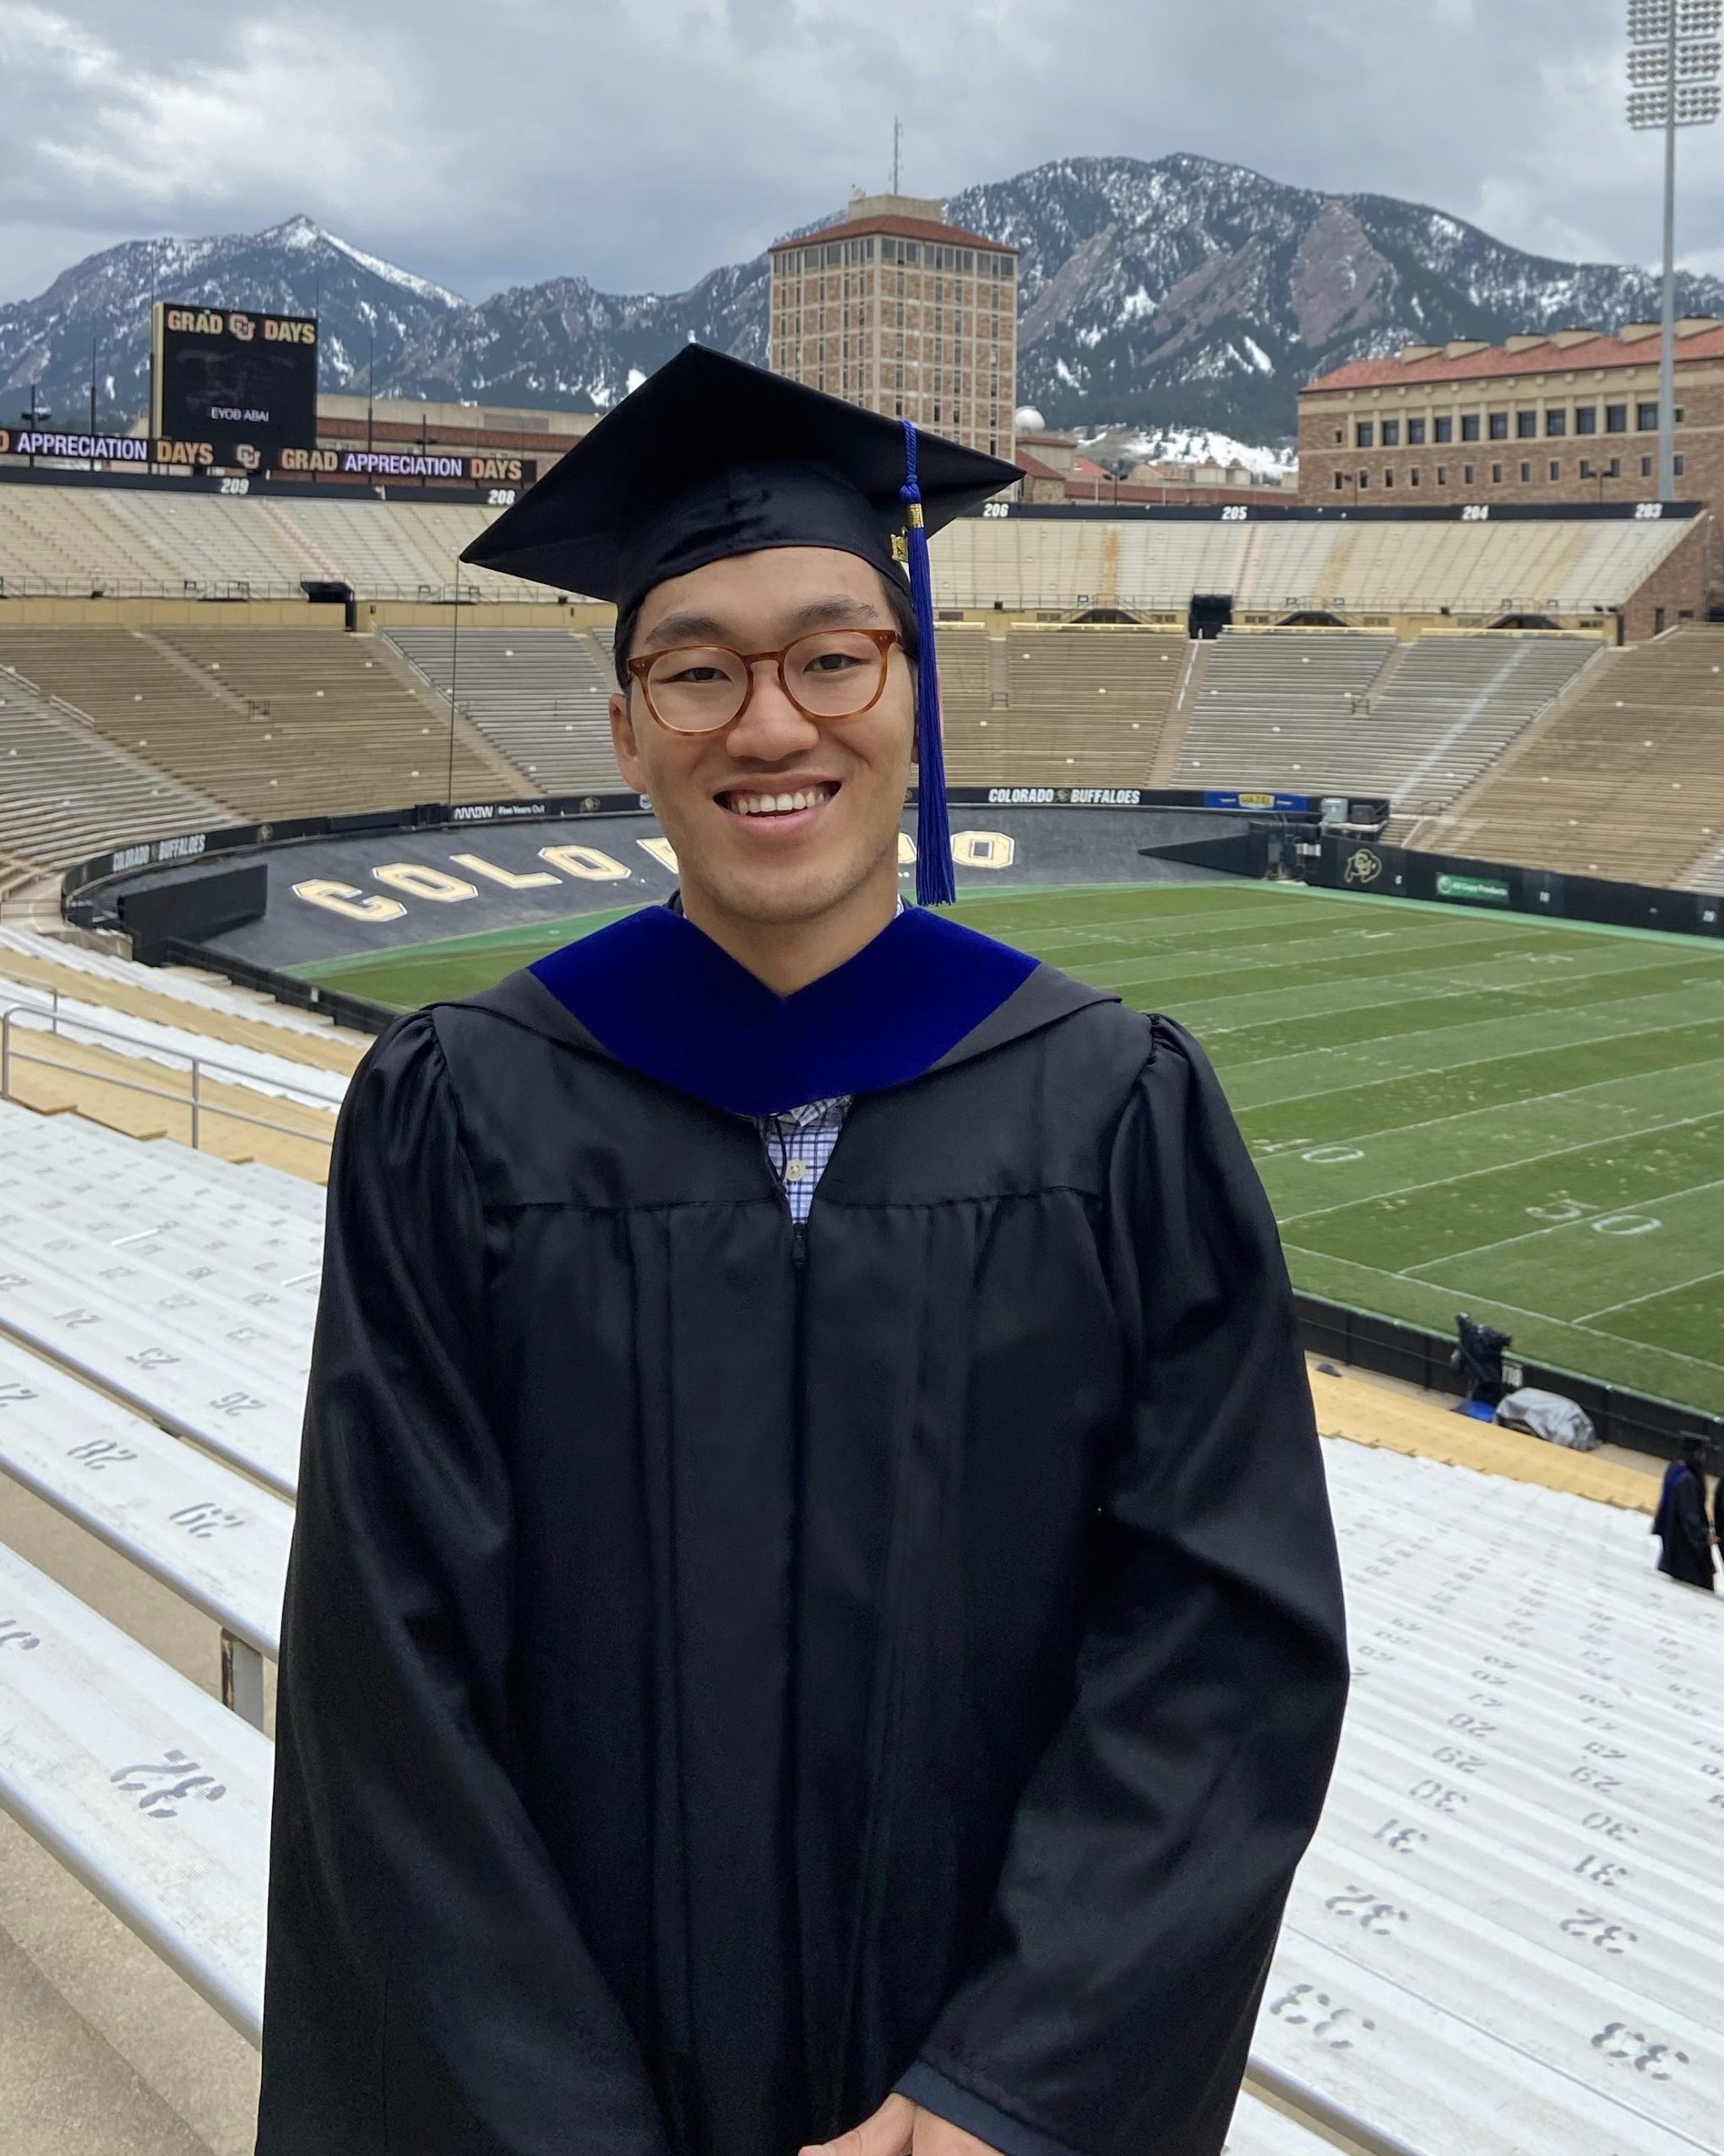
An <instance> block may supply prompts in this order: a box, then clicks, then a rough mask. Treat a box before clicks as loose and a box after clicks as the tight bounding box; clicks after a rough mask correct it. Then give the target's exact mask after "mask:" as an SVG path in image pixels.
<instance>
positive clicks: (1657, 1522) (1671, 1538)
mask: <svg viewBox="0 0 1724 2156" xmlns="http://www.w3.org/2000/svg"><path fill="white" fill-rule="evenodd" d="M1652 1532H1653V1534H1656V1536H1657V1537H1658V1541H1659V1556H1658V1569H1659V1571H1660V1572H1667V1573H1668V1575H1669V1576H1670V1578H1672V1579H1679V1580H1681V1581H1683V1583H1684V1584H1685V1585H1687V1586H1689V1587H1703V1588H1705V1590H1706V1592H1707V1593H1708V1594H1710V1593H1711V1592H1712V1591H1713V1588H1712V1538H1711V1534H1710V1531H1709V1529H1708V1528H1707V1525H1706V1441H1705V1438H1704V1437H1703V1436H1700V1435H1699V1434H1698V1433H1697V1432H1696V1431H1691V1430H1685V1431H1683V1436H1682V1453H1681V1456H1680V1458H1677V1459H1673V1460H1672V1462H1671V1463H1670V1465H1669V1466H1668V1467H1667V1468H1666V1469H1665V1470H1664V1486H1663V1488H1662V1489H1661V1491H1659V1493H1658V1510H1657V1511H1656V1512H1655V1513H1654V1515H1653V1518H1652Z"/></svg>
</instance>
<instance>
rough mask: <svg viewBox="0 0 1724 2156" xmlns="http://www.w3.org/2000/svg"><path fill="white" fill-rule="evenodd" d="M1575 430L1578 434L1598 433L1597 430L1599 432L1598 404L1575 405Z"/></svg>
mask: <svg viewBox="0 0 1724 2156" xmlns="http://www.w3.org/2000/svg"><path fill="white" fill-rule="evenodd" d="M1574 432H1575V433H1576V434H1596V433H1597V432H1598V407H1597V405H1575V407H1574Z"/></svg>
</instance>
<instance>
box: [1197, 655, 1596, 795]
mask: <svg viewBox="0 0 1724 2156" xmlns="http://www.w3.org/2000/svg"><path fill="white" fill-rule="evenodd" d="M1600 649H1601V647H1600V646H1599V645H1598V644H1596V643H1595V642H1594V641H1593V640H1592V639H1591V638H1586V637H1576V636H1561V635H1540V634H1532V635H1515V634H1513V633H1509V632H1504V631H1498V632H1497V633H1492V634H1481V635H1466V634H1462V633H1447V634H1445V633H1442V632H1437V633H1426V634H1424V635H1422V636H1421V637H1419V638H1417V639H1416V640H1415V641H1414V642H1413V643H1411V644H1406V645H1396V644H1394V642H1393V641H1392V640H1391V639H1390V638H1376V637H1371V636H1369V635H1368V634H1366V633H1361V632H1358V631H1346V630H1286V631H1269V632H1264V633H1258V634H1254V635H1245V636H1240V635H1237V634H1236V633H1231V632H1230V633H1227V634H1226V635H1224V636H1222V637H1221V638H1219V639H1218V640H1217V641H1216V643H1214V644H1210V645H1207V646H1205V649H1204V651H1203V654H1202V656H1201V658H1200V660H1199V669H1198V671H1197V674H1196V676H1195V679H1194V683H1193V693H1192V698H1191V704H1190V712H1191V718H1190V724H1189V725H1188V729H1187V732H1186V736H1185V738H1184V741H1183V742H1182V744H1181V747H1180V753H1179V760H1178V767H1177V768H1178V771H1179V774H1180V775H1181V777H1182V778H1185V779H1188V780H1189V781H1190V783H1192V784H1194V785H1198V784H1218V783H1219V784H1225V785H1248V786H1271V787H1273V786H1280V787H1282V788H1287V787H1297V789H1300V790H1305V791H1310V792H1321V791H1338V792H1347V791H1352V792H1365V793H1373V794H1384V795H1387V796H1389V797H1390V799H1391V800H1392V801H1394V803H1395V807H1396V809H1397V811H1398V812H1401V813H1404V814H1411V815H1420V814H1429V813H1432V812H1434V811H1435V810H1437V809H1438V808H1440V807H1441V806H1443V805H1444V803H1446V802H1448V801H1451V800H1453V798H1454V797H1455V795H1456V794H1458V793H1459V792H1460V790H1461V788H1462V787H1464V786H1465V785H1467V784H1469V783H1470V782H1471V780H1472V779H1476V778H1477V776H1478V774H1480V772H1482V770H1483V769H1484V768H1486V766H1487V764H1488V763H1490V762H1491V761H1492V760H1493V758H1495V757H1497V756H1498V755H1500V754H1501V752H1503V750H1504V748H1505V747H1507V746H1508V744H1509V742H1510V741H1513V740H1514V739H1515V736H1517V735H1518V734H1519V733H1520V730H1521V729H1522V728H1523V727H1524V726H1525V725H1528V724H1529V723H1530V722H1531V720H1533V719H1534V718H1536V716H1537V714H1539V713H1540V712H1541V711H1542V710H1543V709H1545V708H1546V707H1547V705H1548V704H1549V703H1551V702H1552V701H1553V698H1556V697H1557V696H1558V695H1560V694H1561V692H1563V690H1564V688H1566V687H1568V685H1569V682H1571V681H1572V680H1573V679H1574V676H1576V675H1577V674H1578V673H1579V672H1580V669H1581V668H1582V667H1583V666H1585V665H1586V663H1587V662H1588V660H1591V659H1594V658H1596V656H1597V655H1598V654H1599V651H1600Z"/></svg>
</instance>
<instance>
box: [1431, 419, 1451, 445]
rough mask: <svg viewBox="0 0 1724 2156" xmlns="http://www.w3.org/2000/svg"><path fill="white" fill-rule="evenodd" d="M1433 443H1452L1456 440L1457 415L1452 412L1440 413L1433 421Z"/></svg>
mask: <svg viewBox="0 0 1724 2156" xmlns="http://www.w3.org/2000/svg"><path fill="white" fill-rule="evenodd" d="M1431 439H1432V440H1433V442H1452V441H1453V440H1454V439H1455V415H1454V414H1453V413H1452V412H1438V415H1437V416H1436V417H1435V419H1433V421H1431Z"/></svg>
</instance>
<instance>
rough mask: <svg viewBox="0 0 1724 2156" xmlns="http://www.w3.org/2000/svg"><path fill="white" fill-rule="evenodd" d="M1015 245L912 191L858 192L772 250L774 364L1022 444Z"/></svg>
mask: <svg viewBox="0 0 1724 2156" xmlns="http://www.w3.org/2000/svg"><path fill="white" fill-rule="evenodd" d="M1017 351H1018V253H1017V249H1016V248H1015V247H1002V246H1001V245H1000V244H999V242H998V241H996V240H985V239H983V238H982V236H980V235H979V234H978V233H976V232H965V231H961V230H960V228H959V227H958V226H957V225H947V224H944V223H942V222H941V219H940V205H939V204H938V202H929V201H924V200H923V199H922V198H920V197H919V196H916V195H896V194H879V195H853V196H852V197H851V202H850V205H849V208H848V209H846V211H845V213H844V216H843V219H842V220H841V221H840V223H838V224H836V225H825V226H824V227H823V228H822V229H821V230H820V231H818V232H810V233H808V235H807V236H805V237H804V238H802V239H795V240H780V241H779V242H778V243H777V245H776V246H775V247H774V248H773V250H772V331H771V359H772V366H773V367H774V369H775V371H776V372H778V373H780V374H787V375H789V376H790V377H791V380H792V381H795V382H805V383H808V384H809V386H810V387H811V388H816V389H824V390H825V391H826V392H827V393H828V394H829V395H831V396H835V397H842V398H844V399H846V402H848V403H850V404H852V405H862V406H863V407H864V408H865V409H866V410H870V411H877V412H889V413H892V414H894V415H897V416H898V417H900V418H904V419H911V420H914V421H915V422H916V425H917V426H925V427H927V429H928V431H929V432H931V433H934V434H944V435H947V436H949V437H950V438H951V439H952V440H953V441H954V442H962V443H966V444H967V445H968V446H969V447H970V448H975V449H985V450H986V451H987V453H989V454H990V455H991V456H996V457H1005V458H1008V459H1009V458H1010V457H1011V456H1012V453H1013V444H1014V435H1013V428H1012V417H1013V413H1014V410H1015V407H1016V404H1017Z"/></svg>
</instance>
